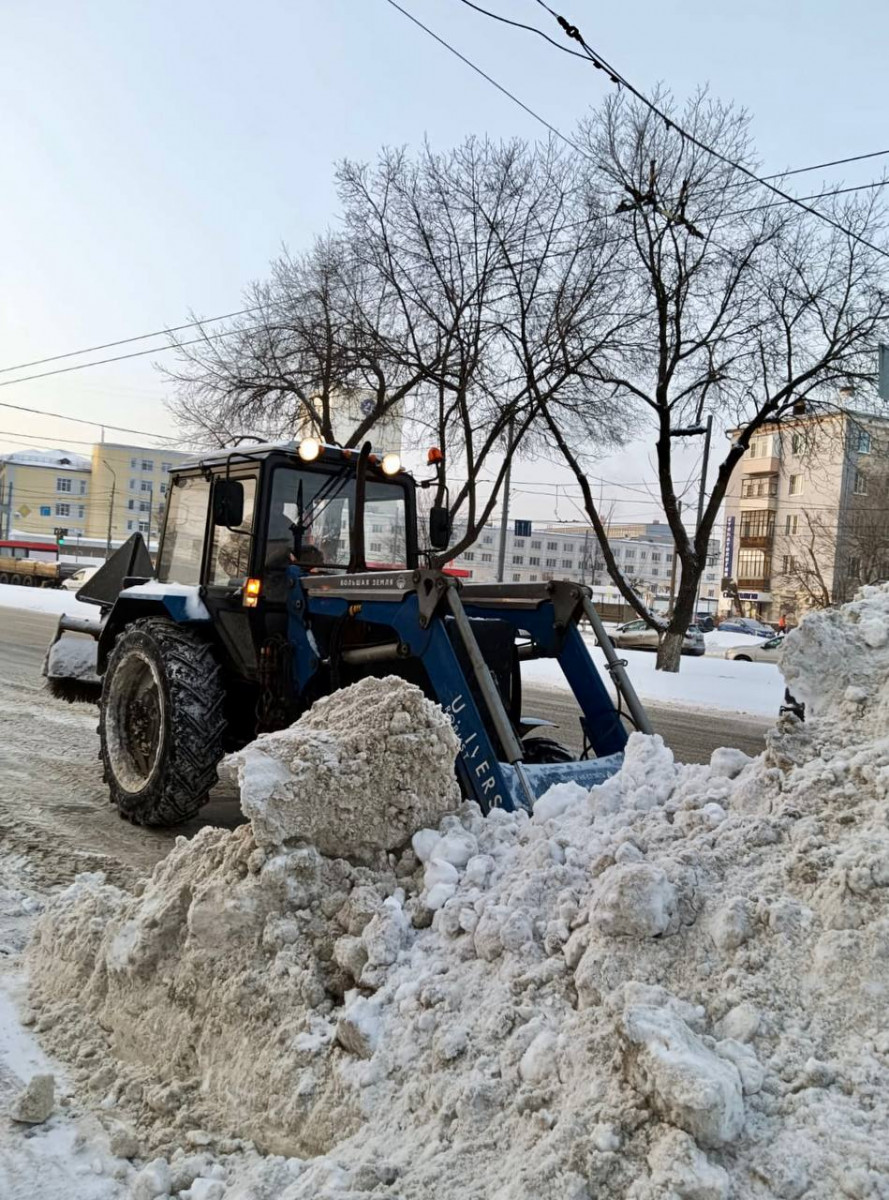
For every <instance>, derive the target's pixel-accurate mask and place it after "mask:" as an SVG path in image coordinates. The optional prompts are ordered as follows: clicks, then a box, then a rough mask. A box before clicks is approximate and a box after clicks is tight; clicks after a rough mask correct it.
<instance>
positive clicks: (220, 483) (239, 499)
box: [213, 479, 244, 528]
mask: <svg viewBox="0 0 889 1200" xmlns="http://www.w3.org/2000/svg"><path fill="white" fill-rule="evenodd" d="M243 520H244V485H243V483H240V482H239V481H238V480H237V479H217V480H216V483H215V484H214V485H213V524H214V525H227V526H228V527H229V528H231V527H232V526H237V525H240V524H241V522H242V521H243Z"/></svg>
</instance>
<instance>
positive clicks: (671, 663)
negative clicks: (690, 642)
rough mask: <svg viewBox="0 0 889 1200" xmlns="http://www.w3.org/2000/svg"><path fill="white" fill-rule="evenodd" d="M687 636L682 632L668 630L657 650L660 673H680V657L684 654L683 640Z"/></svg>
mask: <svg viewBox="0 0 889 1200" xmlns="http://www.w3.org/2000/svg"><path fill="white" fill-rule="evenodd" d="M684 636H685V634H684V633H682V632H681V631H677V630H675V629H668V630H667V632H666V633H665V634H664V636H663V637H662V638H661V642H660V645H659V646H658V648H657V663H656V664H655V665H656V669H657V670H658V671H678V670H679V656H680V655H681V654H682V639H683V637H684Z"/></svg>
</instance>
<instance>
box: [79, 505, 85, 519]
mask: <svg viewBox="0 0 889 1200" xmlns="http://www.w3.org/2000/svg"><path fill="white" fill-rule="evenodd" d="M85 516H86V505H85V504H78V506H77V519H78V521H82V520H83V518H84V517H85Z"/></svg>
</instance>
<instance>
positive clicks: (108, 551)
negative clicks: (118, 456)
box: [102, 458, 117, 562]
mask: <svg viewBox="0 0 889 1200" xmlns="http://www.w3.org/2000/svg"><path fill="white" fill-rule="evenodd" d="M102 462H103V463H104V464H105V466H106V467H108V470H109V471H110V472H111V500H110V501H109V503H108V536H107V538H106V539H105V561H106V562H107V561H108V559H109V558H110V557H111V524H112V519H113V517H114V493H115V491H116V489H117V472H116V471H115V470H114V468H113V467H112V466H110V465H109V463H108V461H107V459H104V458H103V459H102Z"/></svg>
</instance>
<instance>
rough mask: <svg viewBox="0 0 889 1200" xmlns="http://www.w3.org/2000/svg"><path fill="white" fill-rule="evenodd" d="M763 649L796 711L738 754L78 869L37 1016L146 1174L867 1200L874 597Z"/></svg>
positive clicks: (872, 1090) (877, 1142)
mask: <svg viewBox="0 0 889 1200" xmlns="http://www.w3.org/2000/svg"><path fill="white" fill-rule="evenodd" d="M785 670H786V671H787V673H788V679H789V680H790V682H791V687H792V689H793V690H794V693H795V694H796V695H797V696H798V697H799V698H800V699H805V700H806V702H807V704H808V706H809V709H808V712H809V713H810V714H811V719H810V720H809V721H807V723H806V724H805V725H801V724H800V723H799V722H797V721H796V719H795V718H792V717H790V718H784V719H783V720H782V722H781V723H780V724H779V726H778V728H777V729H776V730H775V731H774V732H773V733H772V734H771V735H770V737H769V744H768V749H767V751H766V752H765V754H764V755H762V756H761V757H760V758H759V759H756V760H750V759H747V758H746V757H745V756H744V755H742V754H740V753H739V752H737V751H718V752H716V754H714V756H713V760H712V762H711V764H710V765H709V766H699V765H687V766H682V765H678V764H676V763H674V762H673V759H672V755H671V754H670V752H669V751H668V750H667V749H666V748H665V747H664V745H663V743H662V742H661V740H660V739H659V738H656V737H654V738H645V737H642V736H640V735H634V736H633V737H632V738H631V740H630V744H629V746H628V750H627V756H626V762H625V765H624V768H623V769H622V771H621V772H620V773H619V774H618V775H616V776H614V777H613V778H611V779H609V780H608V781H607V782H606V783H604V784H602V785H601V786H599V787H597V788H594V789H593V791H592V792H591V793H589V794H588V795H587V794H586V793H584V792H583V791H582V789H579V788H576V787H575V788H572V787H566V786H563V787H562V788H560V789H559V791H558V792H554V793H552V794H550V795H549V796H547V797H545V798H544V799H543V800H542V801H540V802H539V803H538V807H537V810H536V812H535V814H534V815H533V816H531V817H529V816H528V815H527V814H524V813H517V814H508V813H504V812H499V811H498V812H494V813H492V814H491V815H490V816H489V817H488V818H483V817H482V816H481V815H480V813H479V812H478V811H477V809H476V808H475V807H474V806H473V805H469V804H464V805H463V806H462V807H461V808H460V809H459V810H458V812H457V813H456V814H448V815H446V816H444V817H443V818H442V819H441V820H440V821H439V822H438V823H437V827H435V828H427V829H422V830H419V831H417V832H416V833H415V834H414V836H413V839H412V847H409V848H402V849H400V850H399V851H397V852H390V855H389V857H388V860H387V862H386V865H385V866H375V867H373V868H371V867H368V866H362V865H356V864H355V863H354V862H349V861H346V860H345V859H343V858H333V857H329V856H325V855H322V854H321V853H320V852H319V850H318V849H317V847H314V846H311V845H308V844H296V843H293V842H291V841H289V840H287V841H286V842H285V844H283V845H281V844H280V843H275V845H274V846H269V847H268V848H266V847H263V846H259V845H257V838H256V836H255V835H254V832H253V830H252V829H251V828H250V827H244V828H241V829H239V830H236V831H234V832H233V833H227V832H222V831H218V830H204V831H202V832H201V833H200V834H199V835H198V836H197V837H196V838H195V839H194V840H193V841H192V842H190V843H189V842H185V841H180V842H179V843H178V844H177V846H176V848H175V849H174V851H173V853H172V854H171V855H170V856H169V858H168V859H167V860H165V861H164V862H162V863H161V864H159V865H158V867H157V868H156V869H155V872H154V874H153V876H152V878H151V879H150V880H149V881H148V882H147V883H146V884H145V885H144V887H143V888H141V889H138V894H128V893H125V892H123V891H120V890H118V889H116V888H113V887H109V886H108V885H107V884H105V883H103V881H102V879H101V878H100V877H97V876H84V877H81V878H80V880H79V881H78V882H77V883H76V884H75V885H73V886H72V888H70V889H68V891H67V892H66V893H65V894H64V895H63V896H62V897H61V898H60V899H59V900H58V901H56V902H55V903H54V904H53V905H52V906H51V907H50V909H49V910H48V912H47V913H46V914H45V915H44V917H43V918H42V919H41V923H40V927H39V935H38V938H37V940H36V943H35V945H34V948H33V951H32V971H33V1001H34V1003H35V1005H36V1006H37V1011H38V1013H39V1014H40V1016H39V1020H38V1029H40V1028H42V1029H43V1031H44V1036H45V1037H46V1038H47V1040H48V1041H49V1043H50V1045H52V1046H53V1047H54V1048H56V1049H57V1050H58V1051H59V1052H60V1053H63V1054H64V1055H65V1056H66V1057H68V1058H70V1059H72V1060H73V1066H72V1073H73V1075H74V1078H75V1080H76V1081H77V1082H78V1085H79V1086H80V1087H81V1088H82V1089H84V1090H85V1091H86V1092H88V1093H90V1094H92V1096H93V1097H94V1098H95V1100H96V1102H97V1103H98V1104H99V1105H100V1106H101V1107H102V1111H103V1112H104V1114H105V1117H106V1119H107V1120H112V1119H113V1120H115V1121H120V1122H123V1123H125V1124H126V1125H128V1126H130V1127H132V1128H133V1129H134V1131H135V1133H136V1135H137V1137H138V1139H139V1142H140V1145H141V1149H142V1153H143V1154H155V1155H159V1156H160V1157H159V1158H158V1160H157V1162H155V1163H154V1164H153V1165H150V1169H151V1170H152V1171H155V1172H156V1173H158V1176H159V1177H160V1176H163V1178H162V1179H160V1183H163V1184H164V1186H165V1187H166V1188H167V1192H168V1194H176V1195H179V1196H184V1197H190V1196H191V1194H192V1193H191V1192H189V1191H186V1190H185V1189H186V1188H189V1187H191V1186H192V1185H191V1184H190V1183H185V1182H184V1181H185V1180H186V1179H187V1177H188V1175H189V1173H190V1172H191V1171H192V1170H198V1172H199V1179H198V1182H199V1183H200V1184H201V1187H200V1188H199V1189H198V1191H199V1193H200V1194H204V1193H203V1192H201V1188H204V1189H208V1188H209V1189H210V1192H209V1193H206V1194H211V1193H212V1194H213V1195H214V1200H222V1198H223V1197H225V1200H260V1198H261V1197H271V1196H274V1197H275V1200H308V1198H310V1197H311V1198H313V1200H314V1198H316V1197H322V1198H323V1197H329V1198H331V1200H332V1198H333V1197H343V1198H345V1197H349V1198H353V1200H357V1198H359V1197H368V1198H369V1197H371V1196H373V1197H379V1196H390V1197H399V1198H400V1200H420V1198H424V1200H425V1198H426V1197H428V1196H430V1195H438V1196H442V1197H444V1198H446V1200H448V1198H451V1200H457V1198H460V1200H463V1198H464V1197H484V1198H485V1200H532V1198H534V1200H539V1198H550V1197H552V1198H553V1200H555V1198H557V1197H558V1198H559V1200H562V1198H566V1197H567V1198H569V1200H592V1198H593V1197H597V1198H613V1200H617V1198H618V1197H620V1198H621V1200H677V1198H678V1200H727V1198H728V1197H729V1196H743V1197H745V1200H747V1198H749V1200H771V1198H773V1197H781V1198H788V1200H794V1198H796V1197H802V1196H805V1197H807V1198H809V1200H836V1198H837V1197H852V1198H855V1200H863V1198H867V1197H874V1198H882V1197H889V1143H887V1140H886V1137H885V1129H886V1127H887V1122H889V1033H887V1032H886V1021H885V1005H886V996H887V993H889V892H887V889H889V829H887V821H886V817H887V801H889V736H887V735H886V733H885V730H886V728H887V719H886V718H887V712H886V708H887V705H889V692H887V686H886V685H887V682H889V588H886V589H875V588H870V589H865V591H864V592H863V593H862V594H861V596H860V597H859V598H858V599H857V600H856V601H855V602H853V603H852V604H850V605H847V606H846V608H845V609H843V610H842V611H841V612H840V613H831V614H816V615H813V616H811V617H809V618H807V619H806V620H805V621H804V622H803V624H802V626H801V627H800V629H799V630H798V631H795V632H794V633H792V634H791V635H789V637H788V645H787V651H786V657H785ZM360 715H361V714H360V710H358V711H357V712H356V719H359V718H360ZM380 736H381V738H385V737H387V736H388V733H387V731H386V730H385V729H384V730H381V731H380ZM304 782H305V781H304ZM417 786H418V788H419V787H421V781H418V783H417ZM318 799H319V803H321V804H323V802H324V797H323V795H319V798H318ZM245 1138H249V1139H252V1140H253V1141H254V1142H255V1143H256V1145H257V1146H258V1147H259V1149H260V1150H262V1151H263V1152H264V1153H265V1154H266V1155H267V1157H265V1158H262V1159H258V1158H256V1157H251V1155H250V1154H249V1153H248V1154H247V1155H246V1157H245V1154H244V1143H243V1142H241V1141H238V1140H236V1139H245ZM174 1146H178V1147H180V1149H178V1150H176V1151H172V1148H173V1147H174ZM182 1147H187V1149H184V1148H182ZM239 1152H240V1154H239ZM186 1160H188V1163H189V1165H188V1166H187V1167H183V1168H182V1171H181V1173H180V1174H176V1172H177V1171H178V1170H179V1167H178V1166H177V1164H179V1165H181V1164H183V1163H184V1162H186ZM192 1160H194V1161H192ZM143 1169H144V1170H149V1166H146V1167H145V1168H143ZM211 1171H215V1175H211V1174H209V1172H211ZM164 1172H167V1174H164ZM214 1182H215V1183H217V1184H218V1185H219V1186H218V1187H217V1188H216V1189H215V1190H213V1189H212V1187H211V1185H212V1184H213V1183H214ZM194 1186H197V1185H194ZM147 1187H148V1185H147V1184H146V1188H147ZM177 1188H178V1189H179V1190H178V1191H177ZM145 1194H146V1195H148V1194H152V1193H150V1192H149V1191H147V1190H146V1193H145Z"/></svg>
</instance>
